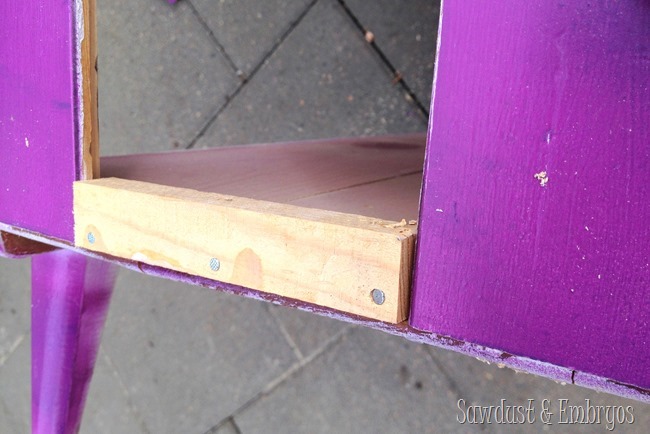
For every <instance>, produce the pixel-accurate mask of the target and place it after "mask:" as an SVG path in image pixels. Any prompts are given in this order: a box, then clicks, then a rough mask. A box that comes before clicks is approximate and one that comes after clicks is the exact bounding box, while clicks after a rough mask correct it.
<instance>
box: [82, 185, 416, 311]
mask: <svg viewBox="0 0 650 434" xmlns="http://www.w3.org/2000/svg"><path fill="white" fill-rule="evenodd" d="M391 223H393V222H387V221H383V220H380V219H375V218H369V217H363V216H358V215H351V214H342V213H335V212H331V211H323V210H316V209H310V208H302V207H297V206H292V205H286V204H279V203H272V202H266V201H260V200H254V199H247V198H241V197H234V196H227V195H221V194H217V193H205V192H199V191H195V190H188V189H182V188H175V187H168V186H161V185H156V184H150V183H143V182H139V181H129V180H121V179H115V178H106V179H99V180H95V181H86V182H77V183H75V244H76V245H77V246H79V247H83V248H86V249H89V250H93V251H98V252H102V253H107V254H110V255H114V256H117V257H121V258H126V259H130V260H134V261H141V262H144V263H147V264H151V265H157V266H162V267H165V268H168V269H171V270H177V271H181V272H185V273H189V274H192V275H197V276H202V277H206V278H209V279H214V280H218V281H221V282H225V283H231V284H235V285H241V286H244V287H247V288H252V289H256V290H260V291H265V292H270V293H274V294H277V295H280V296H284V297H290V298H294V299H298V300H302V301H306V302H309V303H314V304H317V305H321V306H326V307H330V308H334V309H337V310H341V311H344V312H349V313H353V314H357V315H361V316H364V317H368V318H374V319H378V320H381V321H387V322H392V323H397V322H400V321H403V320H404V319H405V318H406V317H407V310H408V290H409V287H410V270H411V255H412V251H413V243H414V233H415V231H414V227H413V226H411V227H409V226H408V225H407V226H400V225H394V224H391ZM373 289H378V290H380V291H382V292H383V294H384V298H385V301H384V302H383V304H381V305H379V304H376V303H375V302H374V301H373V297H372V295H371V292H372V291H373Z"/></svg>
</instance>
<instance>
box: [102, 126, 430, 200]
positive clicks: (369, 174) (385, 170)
mask: <svg viewBox="0 0 650 434" xmlns="http://www.w3.org/2000/svg"><path fill="white" fill-rule="evenodd" d="M425 143H426V135H425V134H408V135H400V136H387V137H366V138H358V139H335V140H319V141H307V142H291V143H271V144H261V145H250V146H231V147H220V148H212V149H204V150H197V151H183V152H162V153H157V154H142V155H126V156H119V157H104V158H102V160H101V166H102V175H103V176H105V177H115V178H122V179H131V180H136V181H145V182H151V183H154V184H160V185H168V186H172V187H181V188H191V189H193V190H199V191H203V192H212V193H220V194H230V195H233V196H242V197H248V198H251V199H261V200H268V201H273V202H281V203H290V202H291V201H294V200H300V199H303V198H308V197H311V196H314V195H317V194H324V193H329V192H333V191H337V190H341V189H344V188H349V187H351V186H354V185H363V184H369V183H372V182H376V181H379V180H382V179H389V178H393V177H397V176H404V175H409V174H417V173H421V172H422V168H423V164H424V146H425ZM416 188H417V189H419V187H416Z"/></svg>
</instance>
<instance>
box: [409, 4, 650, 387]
mask: <svg viewBox="0 0 650 434" xmlns="http://www.w3.org/2000/svg"><path fill="white" fill-rule="evenodd" d="M441 16H443V20H442V30H441V39H440V43H441V45H440V50H439V59H438V62H437V68H438V69H437V75H436V80H435V87H434V99H433V103H432V104H433V109H432V119H431V122H430V131H429V143H428V149H427V158H426V163H425V182H424V193H423V203H422V208H421V210H420V212H421V219H420V222H421V223H420V228H419V243H418V252H417V266H416V267H417V268H416V272H415V283H414V285H415V287H414V297H413V304H412V309H411V320H410V322H411V324H412V325H413V326H414V327H416V328H418V329H421V330H427V331H431V332H435V333H439V334H443V335H447V336H451V337H453V338H456V339H461V340H464V341H468V342H473V343H475V344H478V345H484V346H487V347H491V348H497V349H501V350H503V351H506V352H508V353H511V354H515V355H518V356H525V357H528V358H531V359H536V360H540V361H544V362H549V363H551V364H554V365H558V366H563V367H567V368H569V369H575V370H577V371H581V372H585V373H587V374H591V375H594V376H598V377H600V378H605V379H611V380H612V381H614V382H620V383H626V384H629V385H633V386H636V387H640V388H644V389H650V327H649V323H650V290H649V287H650V184H649V183H648V175H649V173H650V2H649V1H647V0H631V1H613V2H612V1H607V2H606V1H592V2H557V1H554V0H534V1H527V2H521V1H518V0H488V1H484V2H481V4H480V5H475V6H474V7H467V5H465V4H463V3H462V2H451V1H449V2H445V3H444V7H443V10H442V14H441Z"/></svg>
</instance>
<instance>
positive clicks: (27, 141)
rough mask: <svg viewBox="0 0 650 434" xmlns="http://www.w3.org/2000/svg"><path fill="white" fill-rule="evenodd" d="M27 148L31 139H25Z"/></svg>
mask: <svg viewBox="0 0 650 434" xmlns="http://www.w3.org/2000/svg"><path fill="white" fill-rule="evenodd" d="M25 147H26V148H29V139H28V138H27V137H25Z"/></svg>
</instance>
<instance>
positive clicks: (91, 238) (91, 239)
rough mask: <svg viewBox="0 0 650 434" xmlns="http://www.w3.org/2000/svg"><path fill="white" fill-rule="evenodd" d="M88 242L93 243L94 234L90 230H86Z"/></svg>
mask: <svg viewBox="0 0 650 434" xmlns="http://www.w3.org/2000/svg"><path fill="white" fill-rule="evenodd" d="M88 242H89V243H90V244H95V234H93V233H92V232H88Z"/></svg>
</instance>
